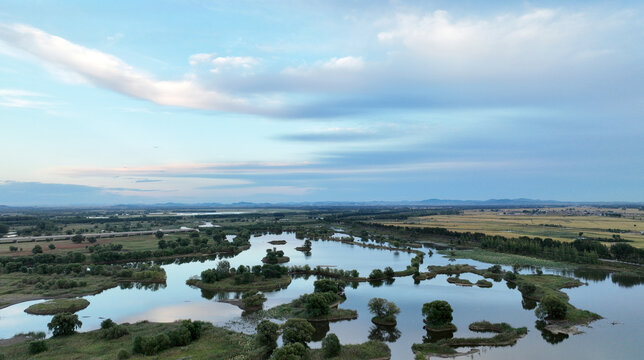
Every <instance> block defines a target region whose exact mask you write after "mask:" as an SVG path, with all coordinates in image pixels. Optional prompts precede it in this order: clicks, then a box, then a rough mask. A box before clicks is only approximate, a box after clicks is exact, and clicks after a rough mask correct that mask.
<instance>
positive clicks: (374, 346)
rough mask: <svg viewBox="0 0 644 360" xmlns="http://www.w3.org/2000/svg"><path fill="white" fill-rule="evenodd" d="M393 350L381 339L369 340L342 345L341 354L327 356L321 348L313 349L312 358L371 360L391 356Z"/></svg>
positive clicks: (319, 359) (320, 359) (315, 359)
mask: <svg viewBox="0 0 644 360" xmlns="http://www.w3.org/2000/svg"><path fill="white" fill-rule="evenodd" d="M390 356H391V350H390V349H389V346H387V344H385V343H382V342H380V341H367V342H365V343H362V344H357V345H342V350H341V351H340V355H338V356H335V357H332V358H325V357H324V354H323V352H322V350H321V349H313V350H311V360H322V359H330V360H370V359H378V358H389V357H390Z"/></svg>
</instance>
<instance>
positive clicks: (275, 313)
mask: <svg viewBox="0 0 644 360" xmlns="http://www.w3.org/2000/svg"><path fill="white" fill-rule="evenodd" d="M338 300H340V297H339V296H338ZM258 315H259V316H260V317H263V318H270V319H295V318H299V319H307V320H309V321H339V320H349V319H356V318H357V317H358V312H357V311H355V310H349V309H340V308H337V307H331V309H330V311H329V314H328V315H325V316H320V317H309V316H308V314H307V312H306V308H305V305H304V303H303V302H302V300H301V299H300V298H298V299H295V300H293V301H291V302H290V303H288V304H282V305H278V306H275V307H272V308H270V309H268V310H260V311H259V312H258Z"/></svg>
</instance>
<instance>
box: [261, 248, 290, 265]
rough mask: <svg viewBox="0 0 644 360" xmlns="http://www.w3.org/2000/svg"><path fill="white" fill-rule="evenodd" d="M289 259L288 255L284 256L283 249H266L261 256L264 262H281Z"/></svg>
mask: <svg viewBox="0 0 644 360" xmlns="http://www.w3.org/2000/svg"><path fill="white" fill-rule="evenodd" d="M290 260H291V259H290V258H289V257H288V256H284V251H282V250H276V249H275V248H273V250H271V249H266V256H265V257H264V258H262V262H263V263H264V264H283V263H286V262H289V261H290Z"/></svg>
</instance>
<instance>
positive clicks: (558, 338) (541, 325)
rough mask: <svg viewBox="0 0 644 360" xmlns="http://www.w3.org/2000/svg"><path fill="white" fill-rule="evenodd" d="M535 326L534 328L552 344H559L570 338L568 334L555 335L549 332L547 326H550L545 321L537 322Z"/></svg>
mask: <svg viewBox="0 0 644 360" xmlns="http://www.w3.org/2000/svg"><path fill="white" fill-rule="evenodd" d="M534 325H535V326H534V327H535V328H536V329H537V330H539V331H540V332H541V337H542V338H543V339H544V340H545V341H547V342H548V343H550V344H559V343H560V342H562V341H564V340H566V339H567V338H568V336H569V335H568V334H555V333H553V332H550V331H548V330H547V329H546V325H548V324H547V323H546V322H545V321H543V320H537V321H536V322H535V324H534Z"/></svg>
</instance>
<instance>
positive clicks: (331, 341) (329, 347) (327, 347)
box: [322, 333, 342, 358]
mask: <svg viewBox="0 0 644 360" xmlns="http://www.w3.org/2000/svg"><path fill="white" fill-rule="evenodd" d="M341 350H342V345H340V340H338V337H337V336H336V335H335V334H334V333H329V334H328V335H327V336H325V337H324V339H322V352H323V353H324V357H326V358H330V357H334V356H338V355H340V351H341Z"/></svg>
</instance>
